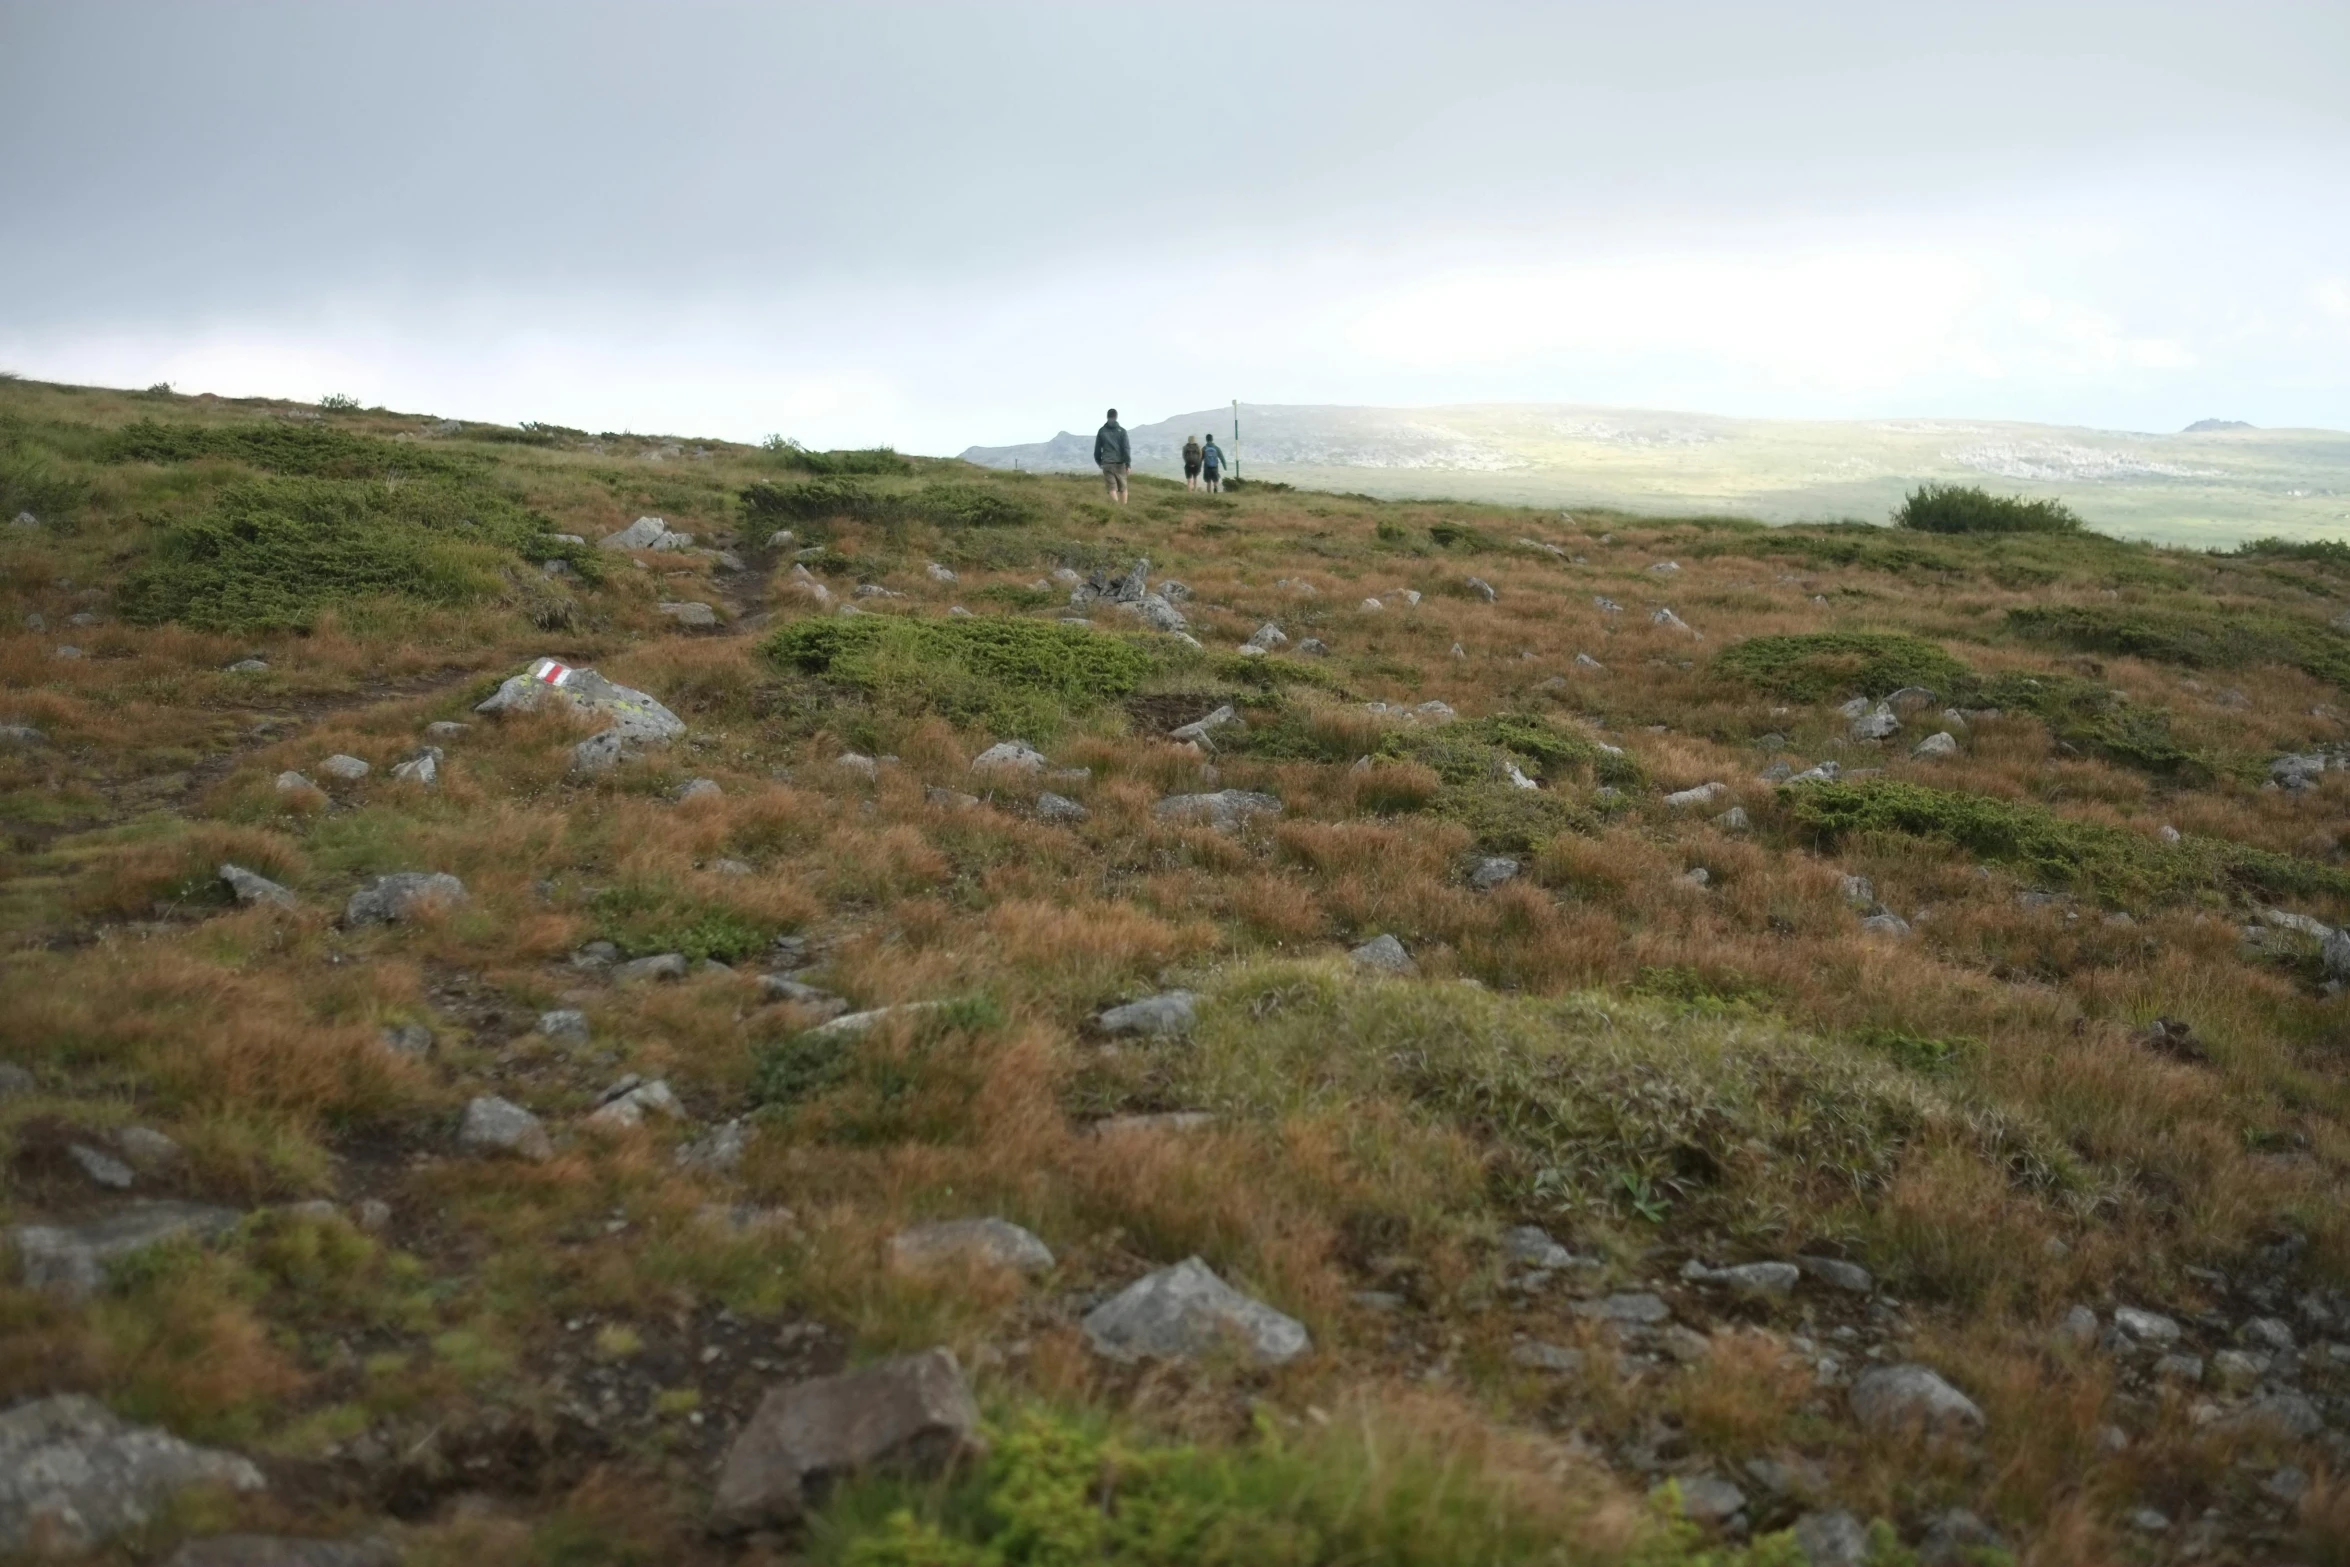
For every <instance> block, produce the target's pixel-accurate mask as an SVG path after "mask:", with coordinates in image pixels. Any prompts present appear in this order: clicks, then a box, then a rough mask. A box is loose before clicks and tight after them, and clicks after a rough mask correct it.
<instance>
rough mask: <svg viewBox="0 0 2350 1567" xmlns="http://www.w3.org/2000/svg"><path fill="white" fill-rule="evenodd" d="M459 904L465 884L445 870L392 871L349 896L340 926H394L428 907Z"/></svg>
mask: <svg viewBox="0 0 2350 1567" xmlns="http://www.w3.org/2000/svg"><path fill="white" fill-rule="evenodd" d="M463 902H465V883H463V882H461V881H459V880H458V879H457V878H456V877H454V876H451V875H449V874H448V873H447V872H445V871H394V872H392V873H391V874H390V875H388V876H378V877H376V878H375V879H374V880H373V881H370V882H368V883H366V884H365V885H364V886H362V887H361V888H360V889H359V890H358V891H357V892H354V893H352V894H351V901H350V902H349V903H347V904H345V905H344V906H343V923H344V924H345V925H350V926H354V927H356V926H360V925H395V924H400V923H403V922H405V921H407V920H412V919H415V918H416V917H417V916H418V915H419V914H421V913H423V912H424V911H425V910H427V909H429V908H433V907H454V906H455V905H458V904H461V903H463Z"/></svg>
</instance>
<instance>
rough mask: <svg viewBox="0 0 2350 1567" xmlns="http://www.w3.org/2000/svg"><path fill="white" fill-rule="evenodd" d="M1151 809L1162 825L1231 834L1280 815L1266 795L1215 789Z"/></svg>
mask: <svg viewBox="0 0 2350 1567" xmlns="http://www.w3.org/2000/svg"><path fill="white" fill-rule="evenodd" d="M1155 809H1156V811H1157V814H1158V816H1159V818H1160V820H1162V821H1173V822H1185V823H1192V824H1196V825H1200V826H1206V827H1213V828H1215V829H1216V830H1217V831H1218V832H1231V831H1233V830H1235V829H1236V828H1239V827H1241V826H1243V825H1245V824H1246V823H1247V822H1248V821H1249V819H1250V818H1252V817H1257V816H1278V815H1280V814H1281V802H1280V801H1279V800H1276V799H1275V798H1273V796H1271V795H1269V794H1254V793H1251V792H1250V791H1248V790H1246V789H1219V790H1217V791H1216V792H1215V793H1214V794H1171V795H1169V796H1167V797H1166V798H1165V799H1163V800H1161V801H1160V802H1159V803H1158V805H1157V806H1156V807H1155Z"/></svg>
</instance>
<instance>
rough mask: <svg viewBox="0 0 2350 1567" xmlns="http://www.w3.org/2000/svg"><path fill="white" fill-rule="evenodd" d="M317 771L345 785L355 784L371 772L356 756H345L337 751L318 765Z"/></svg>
mask: <svg viewBox="0 0 2350 1567" xmlns="http://www.w3.org/2000/svg"><path fill="white" fill-rule="evenodd" d="M318 770H319V771H320V772H322V773H324V774H326V775H327V776H328V777H329V778H339V779H341V780H342V781H343V782H345V783H357V782H358V781H359V780H360V779H362V778H364V777H366V776H367V775H368V773H369V772H370V771H371V769H370V768H369V767H368V765H367V764H366V763H365V762H363V761H361V760H359V758H357V757H356V756H345V755H344V754H343V753H341V752H339V751H338V752H336V753H335V754H334V755H333V756H330V757H328V758H327V759H326V760H325V761H323V762H321V763H319V764H318Z"/></svg>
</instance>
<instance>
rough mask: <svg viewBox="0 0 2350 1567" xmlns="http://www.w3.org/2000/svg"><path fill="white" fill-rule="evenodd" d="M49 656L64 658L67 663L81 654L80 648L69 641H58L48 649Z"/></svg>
mask: <svg viewBox="0 0 2350 1567" xmlns="http://www.w3.org/2000/svg"><path fill="white" fill-rule="evenodd" d="M49 656H50V657H51V658H61V659H64V660H66V661H67V662H68V663H71V662H72V661H73V660H75V659H77V658H80V657H81V656H82V650H81V649H80V648H78V647H75V646H74V645H73V644H72V643H70V642H60V643H59V644H57V646H55V647H53V648H51V649H50V650H49Z"/></svg>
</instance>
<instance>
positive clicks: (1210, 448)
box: [1199, 435, 1224, 495]
mask: <svg viewBox="0 0 2350 1567" xmlns="http://www.w3.org/2000/svg"><path fill="white" fill-rule="evenodd" d="M1199 460H1200V472H1201V473H1202V475H1203V476H1204V477H1205V478H1206V479H1207V481H1208V493H1209V494H1211V495H1216V494H1221V493H1222V491H1223V489H1224V453H1223V452H1222V450H1220V449H1219V448H1218V447H1217V445H1216V438H1215V437H1214V436H1212V435H1211V436H1209V437H1208V444H1207V445H1205V446H1203V447H1201V448H1200V453H1199Z"/></svg>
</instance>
